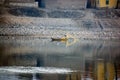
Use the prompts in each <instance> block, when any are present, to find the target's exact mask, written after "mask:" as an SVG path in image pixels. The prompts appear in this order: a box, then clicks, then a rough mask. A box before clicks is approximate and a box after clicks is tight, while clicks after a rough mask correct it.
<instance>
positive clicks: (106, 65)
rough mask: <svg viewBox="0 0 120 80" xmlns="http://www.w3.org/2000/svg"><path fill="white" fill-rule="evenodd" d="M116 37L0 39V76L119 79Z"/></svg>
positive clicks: (1, 79) (7, 79)
mask: <svg viewBox="0 0 120 80" xmlns="http://www.w3.org/2000/svg"><path fill="white" fill-rule="evenodd" d="M119 47H120V43H119V41H91V40H78V41H77V43H74V44H72V45H71V46H67V47H66V44H65V43H63V42H56V41H55V42H51V40H49V39H30V40H26V39H25V40H23V39H16V40H13V39H10V40H3V41H0V66H1V67H0V80H119V79H120V62H119V60H120V49H119Z"/></svg>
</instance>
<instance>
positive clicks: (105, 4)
mask: <svg viewBox="0 0 120 80" xmlns="http://www.w3.org/2000/svg"><path fill="white" fill-rule="evenodd" d="M96 7H97V8H116V7H117V0H96Z"/></svg>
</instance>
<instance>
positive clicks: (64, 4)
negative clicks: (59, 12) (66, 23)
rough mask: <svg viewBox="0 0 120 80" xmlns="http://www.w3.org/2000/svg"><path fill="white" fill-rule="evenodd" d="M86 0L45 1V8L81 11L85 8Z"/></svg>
mask: <svg viewBox="0 0 120 80" xmlns="http://www.w3.org/2000/svg"><path fill="white" fill-rule="evenodd" d="M86 3H87V0H45V5H46V8H52V9H53V8H60V9H81V8H86Z"/></svg>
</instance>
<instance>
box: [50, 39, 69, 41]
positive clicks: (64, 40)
mask: <svg viewBox="0 0 120 80" xmlns="http://www.w3.org/2000/svg"><path fill="white" fill-rule="evenodd" d="M51 39H52V41H67V40H68V38H51Z"/></svg>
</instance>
